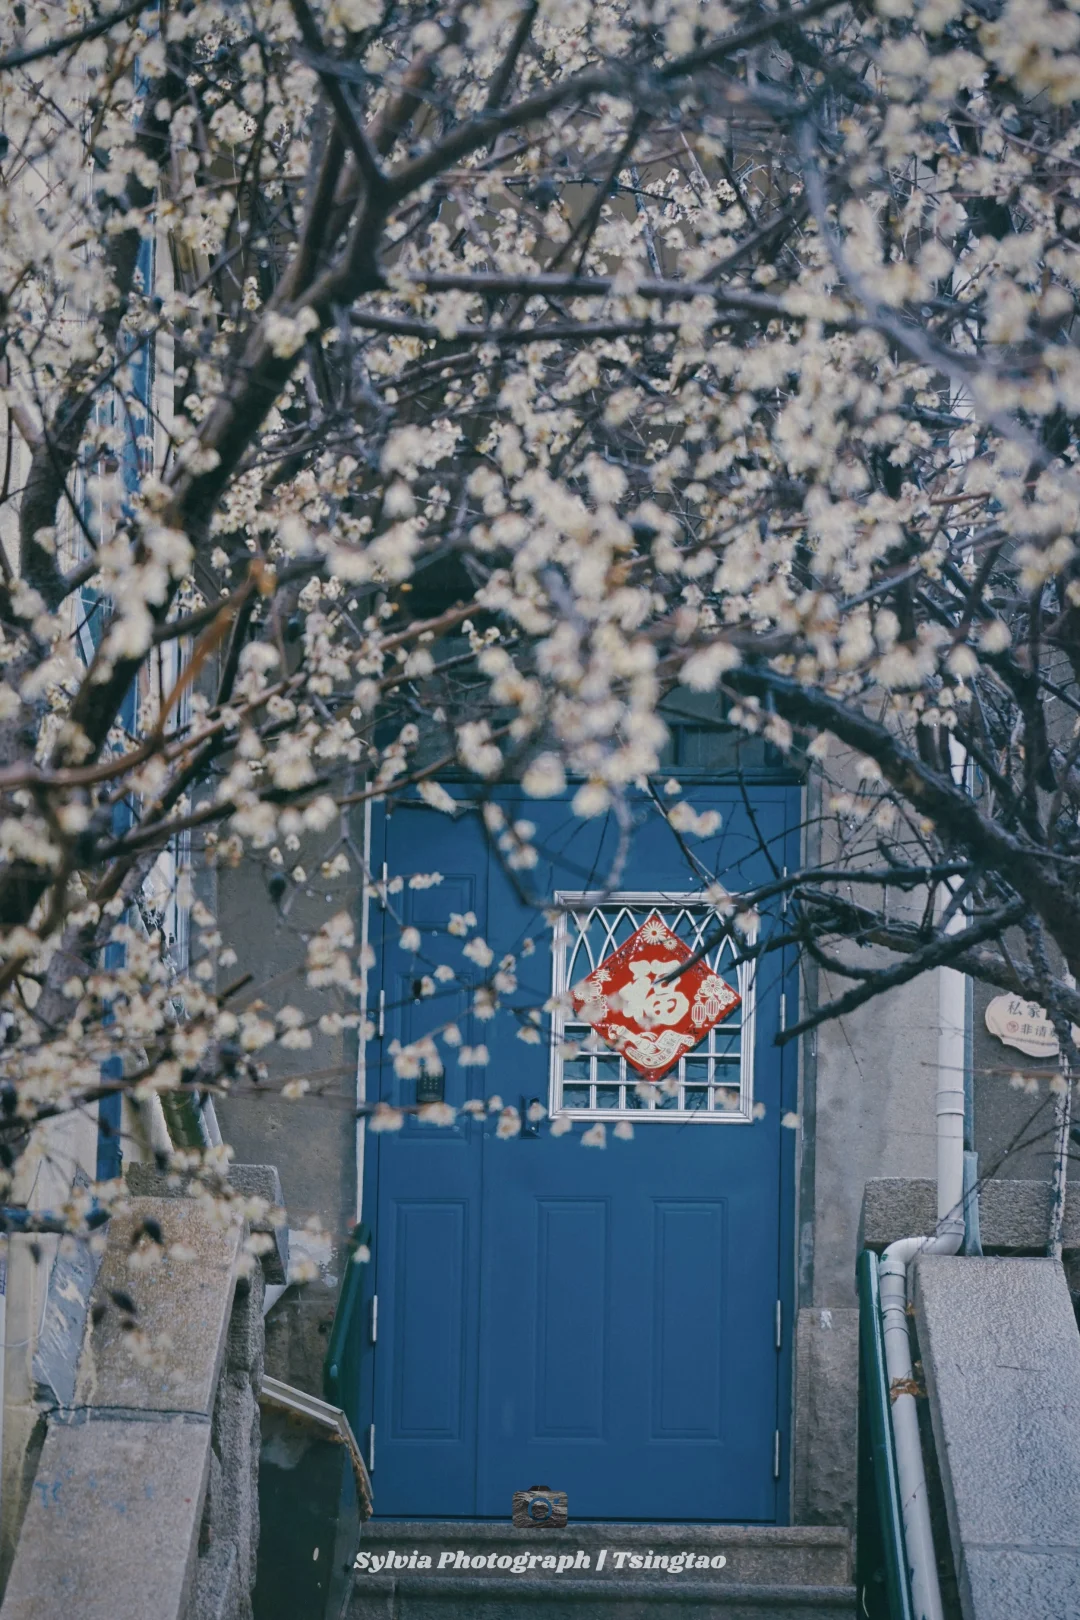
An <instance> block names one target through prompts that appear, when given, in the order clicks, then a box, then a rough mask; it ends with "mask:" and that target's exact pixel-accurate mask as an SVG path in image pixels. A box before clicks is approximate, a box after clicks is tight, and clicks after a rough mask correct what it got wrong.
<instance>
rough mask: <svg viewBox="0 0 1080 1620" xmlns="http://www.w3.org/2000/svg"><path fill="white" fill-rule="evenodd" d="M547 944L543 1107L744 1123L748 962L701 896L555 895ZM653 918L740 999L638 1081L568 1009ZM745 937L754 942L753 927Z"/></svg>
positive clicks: (750, 1039) (567, 1112) (748, 1075)
mask: <svg viewBox="0 0 1080 1620" xmlns="http://www.w3.org/2000/svg"><path fill="white" fill-rule="evenodd" d="M555 904H556V907H557V909H558V913H559V916H558V921H557V923H556V926H555V933H554V939H553V941H552V1042H551V1079H550V1094H549V1103H548V1106H549V1111H550V1113H551V1116H552V1118H553V1119H555V1118H558V1117H560V1116H562V1117H565V1118H567V1119H572V1120H573V1119H600V1120H611V1119H627V1120H632V1121H634V1122H635V1123H646V1122H654V1121H655V1122H656V1123H660V1124H662V1123H665V1122H666V1123H669V1124H688V1123H693V1124H717V1125H735V1124H747V1123H749V1122H750V1121H751V1120H752V1119H753V1108H754V964H753V961H749V962H739V963H738V964H737V965H736V963H735V956H736V949H735V945H734V942H733V940H732V939H731V936H730V935H729V934H724V933H722V932H721V918H720V916H719V914H718V912H717V910H716V907H715V906H714V905H712V904H711V903H710V902H709V900H708V899H707V897H705V896H704V895H702V894H700V893H696V892H695V893H684V894H670V893H668V894H660V893H655V892H626V893H619V894H608V895H604V896H603V897H598V896H597V895H595V894H589V893H584V892H583V893H574V892H572V891H568V890H563V891H561V892H559V893H558V894H556V895H555ZM654 913H655V914H657V915H658V916H659V917H660V918H661V920H662V921H663V922H664V923H665V924H666V926H667V927H668V929H669V930H670V931H671V932H672V933H673V934H675V935H677V937H678V938H679V939H680V940H682V941H683V942H684V943H685V944H686V945H687V946H688V947H689V949H690V950H691V951H693V952H694V953H695V955H696V954H697V952H698V951H700V950H701V948H702V946H703V945H706V944H707V945H708V949H707V950H706V952H705V955H704V956H703V957H702V961H703V962H704V963H705V965H706V966H707V967H709V968H710V969H711V970H712V971H713V972H714V973H716V974H718V975H719V977H720V978H722V979H724V980H726V981H727V982H728V983H729V984H731V985H733V986H734V987H735V988H736V989H737V990H738V992H739V995H740V996H741V997H742V1001H741V1004H740V1005H739V1006H738V1007H737V1008H735V1010H734V1011H733V1012H732V1013H731V1014H730V1016H729V1017H728V1018H726V1019H724V1021H723V1022H722V1023H719V1024H716V1025H715V1026H714V1027H713V1028H712V1029H710V1030H709V1031H708V1033H707V1034H706V1035H705V1036H704V1037H703V1039H702V1040H701V1041H700V1042H699V1044H698V1045H697V1046H695V1047H694V1048H693V1049H692V1050H691V1051H689V1052H687V1053H686V1054H685V1056H683V1057H681V1058H680V1059H679V1061H678V1063H677V1064H676V1065H675V1066H674V1068H672V1069H671V1070H670V1071H669V1072H668V1073H667V1074H666V1075H665V1076H664V1078H663V1079H662V1080H659V1081H655V1080H643V1079H642V1078H641V1077H640V1076H639V1075H638V1074H637V1073H636V1072H635V1070H634V1069H633V1068H632V1067H630V1066H629V1065H628V1064H627V1062H626V1059H625V1058H624V1057H621V1056H619V1054H618V1053H617V1052H614V1051H612V1049H611V1047H610V1046H608V1045H607V1044H606V1043H605V1042H604V1041H602V1040H601V1039H600V1038H599V1037H598V1036H597V1035H596V1033H595V1031H594V1030H593V1029H592V1027H591V1026H590V1025H589V1024H588V1023H587V1022H585V1021H584V1019H583V1018H582V1017H581V1016H580V1015H579V1014H578V1013H577V1012H575V1010H574V1005H573V1001H572V998H571V995H570V991H571V988H572V987H573V986H575V985H577V984H579V983H580V982H581V981H582V980H583V979H584V978H586V977H587V976H588V975H589V974H590V973H592V972H593V971H594V970H595V969H596V968H598V967H600V965H601V964H602V963H603V962H604V961H605V959H606V958H608V957H609V956H611V954H612V953H613V952H614V951H616V950H617V949H618V948H619V947H620V946H621V945H622V944H624V943H625V941H626V940H628V939H629V938H630V936H631V935H632V934H634V933H635V932H636V931H637V930H638V929H639V928H640V927H641V926H642V925H643V924H644V923H645V921H646V919H647V918H648V917H651V916H652V915H653V914H654ZM744 937H746V938H747V939H748V943H751V944H752V943H753V941H754V935H753V933H751V934H749V935H746V934H745V931H744Z"/></svg>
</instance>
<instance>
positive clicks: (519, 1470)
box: [358, 785, 799, 1523]
mask: <svg viewBox="0 0 1080 1620" xmlns="http://www.w3.org/2000/svg"><path fill="white" fill-rule="evenodd" d="M464 793H465V790H462V794H461V803H462V810H461V812H460V814H459V815H458V816H456V817H450V816H447V815H445V814H443V813H440V812H438V811H434V810H432V809H429V808H428V807H426V806H424V805H422V804H420V803H415V804H413V803H399V804H398V805H397V806H396V807H395V808H394V809H393V811H392V813H389V814H384V815H382V816H381V817H380V818H379V820H378V821H377V822H376V825H375V828H374V839H373V849H372V856H373V866H374V868H375V869H376V870H378V868H379V866H380V865H381V864H382V863H383V862H385V867H384V868H383V869H384V871H386V872H387V873H388V875H389V877H390V878H391V880H393V879H394V877H395V876H400V877H401V878H403V879H404V884H403V887H402V888H401V889H400V890H399V891H398V892H397V893H393V892H391V894H390V896H389V906H388V907H387V908H386V909H384V910H381V911H380V909H379V907H378V906H377V905H376V906H374V907H373V910H372V919H371V938H372V943H373V944H374V946H375V948H376V951H377V953H378V966H379V971H380V972H381V979H380V980H379V981H378V990H377V992H376V994H377V995H378V997H379V1004H378V1023H379V1030H378V1032H377V1035H376V1038H375V1039H374V1040H373V1041H372V1042H371V1043H370V1044H369V1047H368V1059H367V1087H368V1096H369V1098H374V1097H376V1096H380V1097H382V1098H383V1099H384V1100H385V1101H387V1102H388V1103H391V1104H402V1103H409V1102H412V1101H415V1100H416V1099H417V1097H418V1096H419V1097H421V1098H423V1097H424V1096H432V1095H438V1093H439V1091H440V1088H441V1090H442V1093H443V1095H444V1098H445V1101H446V1102H448V1103H450V1104H452V1105H453V1106H454V1107H455V1108H457V1109H460V1108H461V1105H462V1104H463V1103H465V1102H466V1101H467V1100H468V1099H475V1098H491V1097H498V1098H501V1101H502V1104H503V1105H504V1106H505V1105H512V1106H513V1107H515V1108H517V1109H519V1110H520V1111H521V1112H522V1114H523V1115H527V1113H528V1110H529V1108H530V1105H531V1104H533V1103H534V1102H539V1103H540V1104H541V1105H542V1106H543V1107H544V1108H545V1109H547V1110H550V1112H551V1115H552V1118H553V1120H555V1121H557V1122H558V1123H557V1126H556V1130H557V1132H559V1133H561V1134H555V1133H553V1132H552V1131H551V1130H550V1129H549V1125H548V1121H547V1120H545V1121H544V1122H543V1124H542V1125H541V1126H540V1127H539V1128H538V1129H532V1128H530V1126H529V1125H528V1123H527V1124H526V1128H525V1129H524V1130H523V1131H522V1132H521V1133H520V1134H516V1135H512V1136H509V1137H506V1138H503V1137H500V1136H499V1134H498V1118H499V1115H498V1111H497V1110H492V1111H488V1112H486V1113H483V1114H476V1113H468V1112H466V1113H459V1114H458V1115H457V1117H456V1120H455V1122H454V1123H453V1124H452V1125H450V1126H441V1127H440V1126H435V1125H432V1124H428V1123H421V1122H419V1121H417V1120H416V1119H415V1118H412V1117H408V1118H407V1119H406V1122H405V1124H404V1126H403V1128H402V1129H400V1130H397V1131H387V1132H379V1133H375V1132H372V1131H369V1132H368V1133H367V1151H366V1161H365V1215H366V1218H367V1219H368V1220H369V1222H370V1224H371V1225H372V1227H373V1229H374V1252H373V1258H372V1264H371V1266H370V1267H369V1268H368V1270H369V1286H370V1288H371V1291H372V1293H373V1294H374V1295H377V1314H376V1313H374V1311H373V1314H372V1318H371V1319H372V1320H374V1321H377V1332H376V1333H375V1334H374V1343H373V1344H372V1346H371V1348H370V1350H369V1352H368V1353H367V1354H366V1355H365V1356H364V1358H363V1363H362V1364H363V1368H364V1373H363V1379H362V1384H363V1387H362V1389H361V1390H360V1391H359V1404H358V1416H359V1419H360V1423H361V1432H362V1433H366V1434H367V1435H368V1436H369V1441H370V1444H371V1446H372V1449H373V1455H374V1462H375V1471H374V1476H373V1482H374V1486H375V1500H376V1508H377V1511H378V1513H379V1515H380V1516H381V1517H390V1518H414V1517H415V1518H423V1517H432V1518H455V1517H457V1518H496V1519H506V1518H507V1517H508V1515H509V1512H510V1499H511V1496H512V1494H513V1492H514V1491H515V1490H520V1489H523V1488H525V1487H527V1486H529V1485H533V1484H545V1485H550V1486H552V1487H553V1488H556V1489H563V1490H566V1491H567V1492H568V1493H569V1499H570V1512H571V1514H572V1516H573V1517H574V1518H579V1519H581V1518H584V1519H626V1520H635V1519H637V1520H648V1521H656V1520H677V1521H687V1520H706V1521H723V1520H727V1521H731V1522H739V1523H748V1522H761V1523H768V1522H770V1521H776V1520H777V1519H778V1518H782V1517H783V1514H784V1508H783V1505H782V1504H783V1502H784V1500H785V1499H786V1467H787V1463H786V1458H787V1428H788V1379H789V1376H790V1372H789V1354H788V1352H789V1334H788V1331H787V1329H788V1327H789V1326H790V1322H791V1312H790V1309H789V1302H790V1295H791V1277H790V1274H791V1270H792V1256H791V1244H790V1237H791V1226H792V1221H793V1212H792V1189H793V1157H794V1155H793V1133H792V1132H790V1131H787V1130H784V1129H782V1127H781V1118H782V1116H783V1114H784V1112H785V1110H787V1109H790V1108H793V1107H794V1106H795V1104H794V1093H795V1086H796V1077H795V1066H794V1054H793V1052H791V1050H790V1049H778V1048H777V1047H776V1046H775V1044H774V1038H775V1035H776V1033H777V1031H778V1029H779V1027H780V1020H781V1018H782V1016H783V1011H782V1009H783V1006H784V1005H785V1003H786V1005H788V1006H791V1007H794V1006H795V1005H796V1001H795V996H796V985H795V982H794V979H793V975H792V964H791V962H790V961H789V960H788V958H787V954H786V953H785V952H777V953H773V954H768V955H765V956H763V957H762V959H761V962H760V965H759V966H758V967H757V970H756V972H755V971H754V970H753V968H750V967H744V968H742V969H741V970H739V969H737V968H736V967H735V966H730V965H729V966H726V967H725V961H724V952H730V949H731V947H730V944H728V943H718V944H716V945H714V946H713V949H712V954H711V955H710V956H709V958H708V961H709V962H710V963H713V964H714V965H715V966H716V968H717V971H719V972H720V973H721V974H722V975H723V976H724V977H725V978H726V979H728V980H729V982H735V980H736V978H737V976H738V975H739V974H740V972H741V979H740V982H739V988H740V990H741V991H742V993H743V1004H742V1006H741V1007H740V1008H739V1009H738V1011H737V1012H736V1014H734V1015H733V1016H732V1018H730V1019H728V1020H726V1021H725V1022H724V1023H722V1024H721V1025H719V1026H718V1027H717V1029H716V1030H714V1031H713V1032H711V1033H710V1034H709V1036H708V1037H707V1039H706V1040H705V1041H703V1042H702V1044H701V1046H700V1047H699V1048H697V1049H695V1050H694V1051H693V1052H691V1053H689V1054H688V1055H687V1056H686V1057H685V1058H684V1059H683V1060H682V1061H681V1062H680V1064H679V1066H678V1068H677V1070H675V1071H673V1072H672V1075H671V1077H670V1078H669V1080H668V1084H667V1086H666V1088H664V1089H663V1090H660V1089H659V1088H657V1087H656V1086H655V1085H654V1086H650V1087H638V1086H636V1085H635V1080H636V1078H637V1077H636V1076H635V1074H634V1072H633V1071H632V1070H630V1071H629V1072H628V1071H627V1069H626V1066H625V1063H624V1061H623V1060H621V1059H620V1058H619V1057H618V1056H617V1055H615V1054H614V1053H611V1052H610V1051H608V1049H606V1048H604V1047H603V1046H602V1045H600V1044H599V1043H597V1042H595V1040H594V1041H593V1042H592V1043H591V1046H592V1048H593V1049H590V1043H589V1042H588V1037H589V1034H590V1032H589V1030H588V1029H587V1028H586V1027H584V1026H579V1027H575V1025H574V1021H573V1020H574V1014H573V1008H572V1006H571V1005H570V1004H568V1002H567V1000H566V998H565V997H562V998H560V997H559V996H558V995H557V994H556V993H557V992H558V991H559V990H560V988H564V987H565V986H567V985H570V984H572V983H576V982H577V981H578V980H579V979H580V978H581V977H583V976H584V974H585V973H586V972H588V971H590V970H591V968H592V967H595V966H597V965H599V963H600V961H601V960H602V958H603V957H604V956H606V955H608V954H610V951H611V949H612V948H613V947H615V946H617V945H618V944H620V943H621V942H622V940H623V939H625V938H626V937H627V936H628V934H629V933H630V932H632V931H633V930H634V928H636V927H637V926H638V925H639V924H640V923H642V922H643V921H644V920H645V918H646V917H647V916H649V915H650V914H651V912H652V911H654V910H658V911H659V912H660V914H661V916H662V918H663V919H664V921H665V922H666V923H667V924H668V925H669V926H670V927H672V928H673V929H674V930H675V931H676V932H677V933H679V934H680V935H681V937H683V938H684V939H686V941H687V942H688V943H689V944H691V945H692V946H694V945H697V944H700V943H702V942H704V941H706V940H708V939H709V938H713V937H715V934H716V932H717V930H716V928H715V912H714V910H713V909H712V905H711V903H710V902H709V901H708V900H707V899H705V898H703V895H704V891H706V890H707V889H708V886H709V885H710V884H711V883H720V884H722V885H723V887H724V888H725V889H726V890H729V891H732V892H737V891H743V890H746V889H749V888H751V887H753V886H756V885H760V884H763V883H767V882H768V881H769V880H770V879H771V878H772V877H773V876H774V875H775V873H776V872H778V871H779V870H781V869H782V868H783V867H785V866H789V867H794V865H795V863H796V860H797V840H798V834H797V830H796V829H797V826H798V820H799V795H798V790H797V789H795V788H793V787H790V786H781V785H763V786H760V787H757V788H755V789H754V790H753V792H752V794H751V795H749V796H746V795H744V794H742V793H741V792H740V790H739V789H737V788H735V789H732V788H725V787H723V786H712V787H707V788H705V787H702V788H698V789H697V790H695V791H694V792H692V793H690V794H688V795H687V797H688V800H689V802H690V803H691V805H692V808H693V810H694V812H695V814H697V815H700V814H702V813H703V812H708V811H715V812H718V813H719V817H720V827H719V830H718V831H716V832H715V833H714V834H713V835H712V836H708V837H704V838H698V839H694V840H692V843H693V848H692V850H690V851H689V853H688V850H689V844H688V841H687V839H685V838H683V837H677V836H676V835H675V833H673V831H672V829H671V828H670V826H668V824H667V823H666V821H665V820H664V819H663V818H662V817H661V815H660V814H658V812H657V811H656V809H655V807H654V806H653V805H652V803H651V801H650V800H649V799H648V798H646V797H645V796H644V795H642V796H641V797H640V798H639V799H637V800H635V802H634V807H633V823H634V825H633V828H632V831H631V836H630V843H629V847H628V849H626V851H625V861H624V863H623V865H622V870H621V875H619V876H618V877H617V885H618V886H617V889H616V890H614V891H612V890H611V889H610V885H609V883H608V879H609V873H610V871H611V867H612V862H613V860H614V859H615V858H616V854H617V851H618V847H619V843H620V837H621V836H623V835H621V834H620V830H619V828H618V827H617V826H616V825H615V824H614V820H613V819H612V820H610V821H609V820H605V818H603V817H600V818H597V819H596V820H592V821H583V820H581V819H580V818H578V817H575V816H574V814H573V812H572V810H571V808H570V805H569V803H568V802H567V801H565V800H555V801H548V802H542V803H540V802H537V801H534V800H527V799H524V798H523V797H521V796H520V795H515V794H513V793H509V792H503V793H502V795H501V797H500V798H499V799H498V804H499V807H500V809H501V810H502V812H503V813H504V815H505V817H506V822H507V824H508V825H509V826H513V824H514V823H515V822H516V821H518V822H520V821H522V820H524V821H526V822H527V823H531V824H532V826H533V828H534V829H535V831H533V832H530V831H529V828H528V827H526V828H525V829H524V830H523V831H524V835H525V837H526V840H527V842H528V843H529V844H531V846H532V847H533V848H534V849H535V850H536V852H537V860H536V864H535V866H533V867H531V868H528V867H526V868H518V869H514V857H515V855H516V845H515V843H514V841H513V840H512V839H511V838H508V837H507V836H506V834H505V833H503V835H502V844H503V845H504V846H505V847H504V848H503V849H501V850H500V848H499V833H498V830H497V829H496V831H495V832H494V834H493V833H492V831H491V829H490V828H485V826H484V823H483V821H482V819H481V817H480V815H479V813H477V809H476V807H475V806H472V805H470V804H469V802H468V800H467V798H465V796H464ZM508 857H510V858H508ZM436 872H437V873H439V874H440V875H441V881H440V882H439V883H437V884H432V885H427V886H425V885H424V883H423V880H424V879H425V878H426V877H428V876H430V875H431V874H432V873H436ZM417 877H419V878H420V879H421V883H420V885H419V886H410V879H416V878H417ZM553 896H558V897H559V912H558V917H557V918H556V916H555V914H554V913H553V912H552V911H551V910H550V909H549V907H550V902H551V900H552V897H553ZM713 899H714V900H715V894H714V896H713ZM390 908H392V909H393V912H394V913H396V915H391V909H390ZM451 914H456V919H455V920H453V921H452V918H451ZM470 914H471V916H470ZM472 919H475V923H474V922H473V920H472ZM780 926H782V919H781V915H780V907H779V902H778V903H777V905H776V906H775V908H771V907H769V906H766V907H763V908H761V912H760V919H759V923H758V929H759V938H764V937H765V936H766V935H767V934H768V933H769V932H770V930H773V929H776V928H778V927H780ZM404 928H409V929H416V930H417V931H418V933H419V936H420V938H419V946H418V948H417V949H414V948H413V947H414V946H415V945H416V943H417V942H416V938H415V936H410V935H408V934H406V936H405V945H406V947H407V948H403V946H402V944H401V935H402V931H403V929H404ZM462 929H464V930H465V932H464V933H462V932H461V931H460V930H462ZM477 936H479V937H480V939H481V940H482V941H483V942H484V944H486V945H487V947H488V948H489V950H490V952H491V953H492V954H491V959H490V961H489V960H488V959H487V952H486V951H484V950H483V948H482V947H479V946H471V941H473V940H474V939H475V938H476V937H477ZM380 946H381V949H380ZM467 947H469V948H468V949H467ZM500 964H504V965H503V967H502V972H503V973H504V974H509V978H504V979H503V980H502V985H503V988H502V990H501V992H500V998H499V999H500V1006H499V1010H498V1012H497V1013H496V1014H495V1016H494V1017H485V1016H484V1013H485V1012H486V1011H487V1009H486V1008H485V1006H484V1005H483V999H484V998H483V996H481V998H480V1005H479V1007H478V1006H477V1002H476V990H477V988H478V987H481V986H483V985H484V984H485V983H488V984H490V982H491V980H492V976H493V975H494V974H495V973H497V972H499V971H500ZM440 966H442V967H443V975H442V976H440V975H439V973H438V969H439V967H440ZM447 967H449V968H450V969H452V970H453V974H454V977H453V978H450V977H448V976H447V975H446V968H447ZM553 998H554V999H553ZM545 1008H548V1009H549V1010H547V1011H544V1012H543V1015H542V1020H541V1023H540V1025H539V1027H537V1025H536V1022H535V1010H537V1009H545ZM451 1025H452V1026H453V1027H452V1028H450V1027H449V1026H451ZM448 1033H449V1036H450V1043H448V1042H447V1039H446V1036H447V1034H448ZM428 1035H432V1036H433V1037H434V1041H435V1047H436V1048H437V1050H438V1051H439V1054H440V1057H441V1059H442V1061H443V1062H444V1063H445V1074H444V1076H442V1077H441V1078H439V1077H438V1076H434V1077H433V1076H430V1075H424V1074H423V1073H422V1074H421V1075H419V1076H418V1077H415V1078H413V1077H406V1078H402V1077H400V1076H399V1075H397V1074H395V1065H394V1056H395V1053H397V1052H398V1051H399V1050H400V1047H405V1046H409V1045H410V1044H412V1043H416V1042H418V1041H422V1040H423V1038H424V1037H425V1036H428ZM537 1036H539V1039H537ZM455 1039H456V1040H457V1042H458V1044H452V1043H453V1042H454V1041H455ZM395 1043H400V1047H399V1046H396V1045H395ZM583 1045H584V1048H585V1049H584V1050H583ZM480 1047H485V1048H486V1049H487V1051H488V1054H489V1061H488V1062H487V1064H486V1065H484V1066H476V1065H474V1064H472V1063H469V1062H464V1063H463V1062H461V1061H460V1059H461V1058H462V1057H464V1058H465V1059H469V1058H470V1057H475V1056H476V1055H477V1048H480ZM534 1112H535V1110H534ZM585 1141H587V1142H588V1143H589V1144H593V1145H584V1142H585ZM601 1143H602V1145H601Z"/></svg>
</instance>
